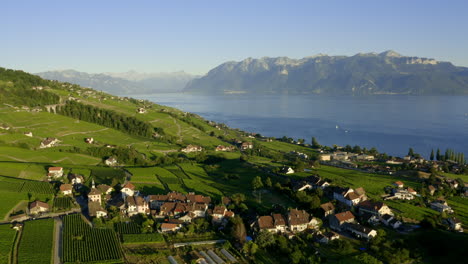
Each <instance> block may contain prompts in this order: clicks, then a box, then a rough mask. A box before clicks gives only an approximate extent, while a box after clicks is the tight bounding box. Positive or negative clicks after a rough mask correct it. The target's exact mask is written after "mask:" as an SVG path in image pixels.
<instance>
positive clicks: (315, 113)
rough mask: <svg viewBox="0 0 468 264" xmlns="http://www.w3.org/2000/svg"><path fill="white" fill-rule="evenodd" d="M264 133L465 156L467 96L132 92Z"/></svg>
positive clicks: (388, 149) (398, 151) (467, 146)
mask: <svg viewBox="0 0 468 264" xmlns="http://www.w3.org/2000/svg"><path fill="white" fill-rule="evenodd" d="M137 97H138V98H141V99H147V100H150V101H152V102H155V103H158V104H162V105H167V106H171V107H175V108H179V109H181V110H184V111H188V112H192V113H196V114H199V115H201V116H203V117H204V118H206V119H208V120H213V121H216V122H221V123H225V124H227V125H228V126H230V127H233V128H240V129H242V130H246V131H251V132H257V133H260V134H262V135H265V136H272V137H282V136H285V135H286V136H288V137H292V138H295V139H297V138H304V139H306V141H307V142H310V141H311V137H312V136H315V137H316V138H317V140H318V141H319V143H321V144H324V145H329V146H331V145H333V144H337V145H340V146H344V145H346V144H350V145H352V146H354V145H359V146H363V147H367V148H370V147H376V148H377V149H378V150H379V151H381V152H387V153H388V154H390V155H399V156H403V155H406V154H407V152H408V148H409V147H413V148H414V149H415V151H416V152H418V153H420V154H422V155H424V156H426V157H428V156H429V153H430V151H431V149H432V148H434V149H437V148H440V149H441V150H443V151H445V149H446V148H451V149H454V150H455V151H457V152H464V153H465V154H468V97H467V96H459V97H452V96H371V97H328V96H316V95H315V96H314V95H303V96H302V95H189V94H174V93H172V94H153V95H140V96H137Z"/></svg>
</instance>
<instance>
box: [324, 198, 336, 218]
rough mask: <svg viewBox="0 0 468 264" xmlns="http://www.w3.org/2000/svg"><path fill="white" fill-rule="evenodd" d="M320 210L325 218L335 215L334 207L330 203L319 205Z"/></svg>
mask: <svg viewBox="0 0 468 264" xmlns="http://www.w3.org/2000/svg"><path fill="white" fill-rule="evenodd" d="M320 208H322V210H323V212H324V215H325V217H327V216H329V215H332V214H334V213H335V206H334V205H333V204H332V203H331V202H328V203H324V204H321V205H320Z"/></svg>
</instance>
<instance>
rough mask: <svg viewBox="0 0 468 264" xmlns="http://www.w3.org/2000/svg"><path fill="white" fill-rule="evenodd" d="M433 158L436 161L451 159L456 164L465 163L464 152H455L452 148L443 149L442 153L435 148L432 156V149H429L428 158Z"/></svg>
mask: <svg viewBox="0 0 468 264" xmlns="http://www.w3.org/2000/svg"><path fill="white" fill-rule="evenodd" d="M434 158H435V159H436V160H438V161H447V160H451V161H454V162H456V163H458V164H461V165H465V164H466V160H465V154H464V153H462V152H455V151H454V150H453V149H447V150H445V153H444V154H441V153H440V149H437V153H436V155H435V156H434V150H432V151H431V155H430V159H431V160H434Z"/></svg>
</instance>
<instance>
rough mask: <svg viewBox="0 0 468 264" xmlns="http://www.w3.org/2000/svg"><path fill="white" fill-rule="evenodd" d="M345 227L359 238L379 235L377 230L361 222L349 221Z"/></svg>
mask: <svg viewBox="0 0 468 264" xmlns="http://www.w3.org/2000/svg"><path fill="white" fill-rule="evenodd" d="M345 229H346V230H348V231H349V232H351V233H352V234H354V235H355V236H357V237H359V238H365V239H371V238H373V237H375V236H377V231H375V230H374V229H372V228H368V227H365V226H362V225H359V224H352V223H347V224H345Z"/></svg>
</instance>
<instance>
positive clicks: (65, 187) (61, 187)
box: [60, 183, 73, 192]
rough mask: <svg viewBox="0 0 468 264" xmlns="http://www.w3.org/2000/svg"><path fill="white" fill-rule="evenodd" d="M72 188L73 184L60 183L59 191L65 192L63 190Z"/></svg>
mask: <svg viewBox="0 0 468 264" xmlns="http://www.w3.org/2000/svg"><path fill="white" fill-rule="evenodd" d="M72 189H73V185H71V184H68V183H65V184H62V185H60V191H62V192H65V191H71V190H72Z"/></svg>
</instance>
